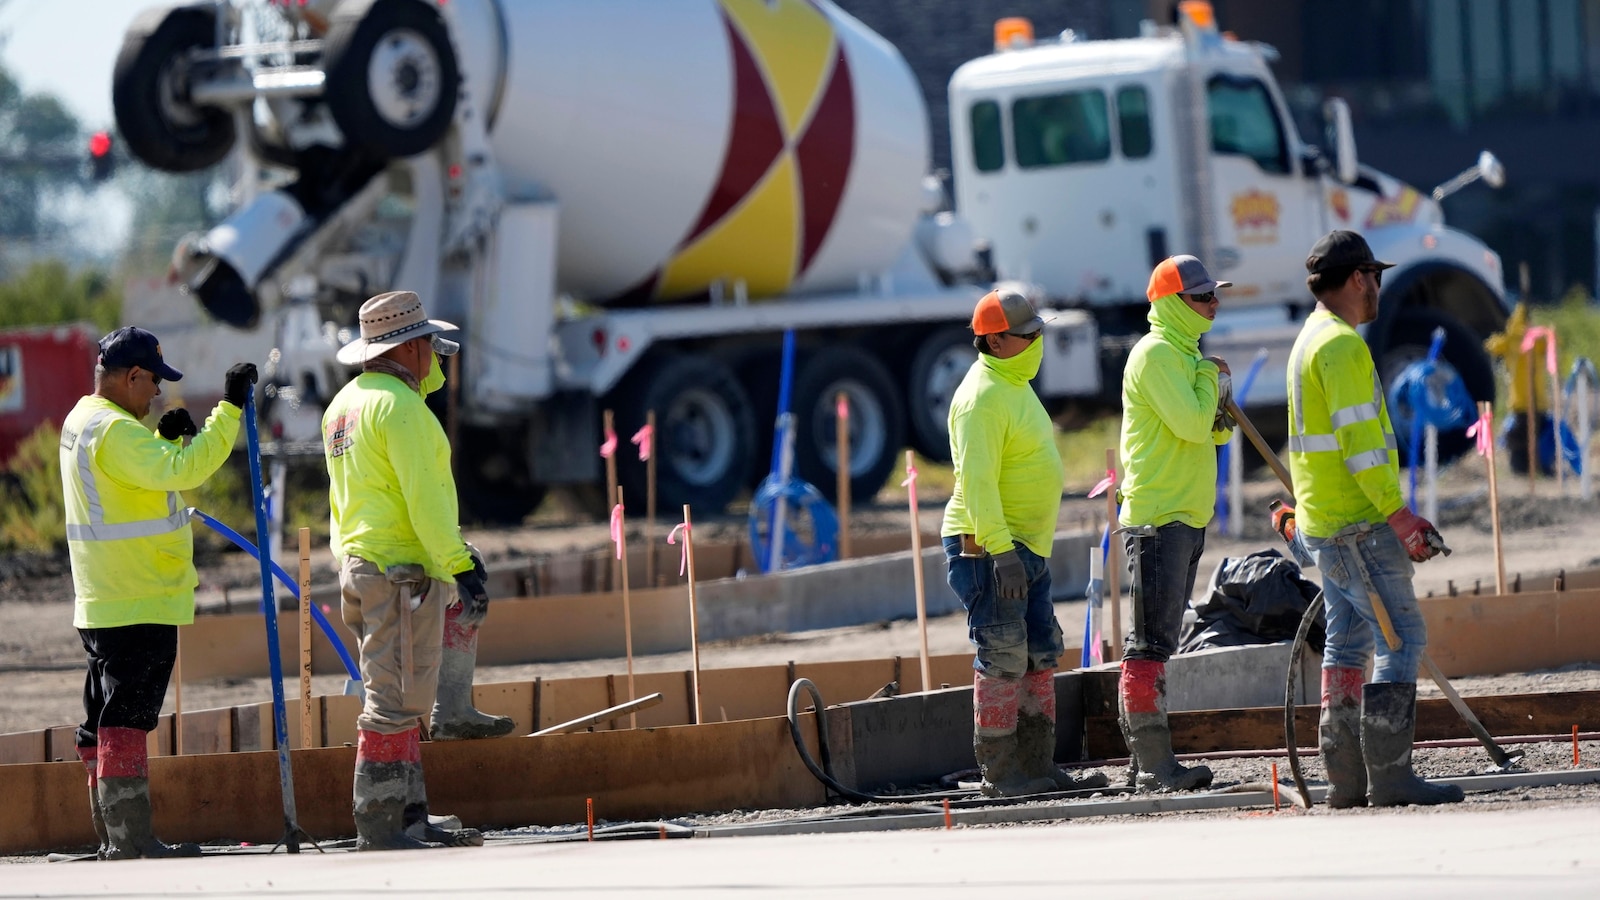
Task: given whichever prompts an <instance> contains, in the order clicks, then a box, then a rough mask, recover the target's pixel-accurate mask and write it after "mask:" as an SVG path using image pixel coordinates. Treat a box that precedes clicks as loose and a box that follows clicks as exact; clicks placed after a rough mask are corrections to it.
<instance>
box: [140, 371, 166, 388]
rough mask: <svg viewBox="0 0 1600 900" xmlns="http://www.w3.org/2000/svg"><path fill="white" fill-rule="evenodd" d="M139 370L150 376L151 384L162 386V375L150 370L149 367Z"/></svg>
mask: <svg viewBox="0 0 1600 900" xmlns="http://www.w3.org/2000/svg"><path fill="white" fill-rule="evenodd" d="M139 371H141V372H143V373H145V374H146V375H149V376H150V383H151V384H153V385H155V386H157V387H160V386H161V376H160V375H157V374H156V373H154V372H152V371H150V370H149V369H140V370H139Z"/></svg>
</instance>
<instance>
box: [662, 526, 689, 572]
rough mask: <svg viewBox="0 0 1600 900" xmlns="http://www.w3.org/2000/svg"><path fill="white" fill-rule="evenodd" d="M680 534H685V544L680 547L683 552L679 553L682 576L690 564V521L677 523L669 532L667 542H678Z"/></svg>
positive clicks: (679, 570) (679, 568) (679, 569)
mask: <svg viewBox="0 0 1600 900" xmlns="http://www.w3.org/2000/svg"><path fill="white" fill-rule="evenodd" d="M679 534H682V535H683V546H682V547H680V548H679V549H680V550H681V551H682V552H681V553H679V554H678V577H679V578H682V577H683V573H684V572H686V571H688V565H689V523H688V522H679V523H678V524H677V525H675V526H674V527H673V529H672V530H671V531H669V532H667V543H669V544H676V543H677V542H678V535H679Z"/></svg>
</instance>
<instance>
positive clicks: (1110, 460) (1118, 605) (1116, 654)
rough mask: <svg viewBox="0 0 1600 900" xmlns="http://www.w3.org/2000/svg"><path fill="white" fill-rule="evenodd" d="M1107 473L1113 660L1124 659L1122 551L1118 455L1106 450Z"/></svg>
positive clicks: (1108, 553) (1115, 452)
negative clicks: (1118, 534)
mask: <svg viewBox="0 0 1600 900" xmlns="http://www.w3.org/2000/svg"><path fill="white" fill-rule="evenodd" d="M1106 472H1107V473H1109V474H1110V475H1111V479H1112V480H1111V487H1109V488H1107V489H1106V532H1107V535H1108V537H1109V540H1108V541H1107V542H1106V545H1107V546H1106V599H1107V601H1108V602H1107V603H1106V606H1107V608H1109V609H1110V610H1111V640H1110V644H1111V653H1110V655H1109V657H1108V658H1109V659H1113V660H1120V659H1122V547H1121V542H1120V541H1118V540H1117V536H1116V535H1115V534H1111V532H1114V531H1116V530H1117V483H1118V481H1120V479H1119V478H1117V451H1115V450H1110V449H1108V450H1106Z"/></svg>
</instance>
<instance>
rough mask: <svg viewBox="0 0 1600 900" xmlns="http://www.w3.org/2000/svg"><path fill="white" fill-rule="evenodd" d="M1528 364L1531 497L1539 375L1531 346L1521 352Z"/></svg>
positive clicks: (1536, 459)
mask: <svg viewBox="0 0 1600 900" xmlns="http://www.w3.org/2000/svg"><path fill="white" fill-rule="evenodd" d="M1522 361H1523V362H1525V363H1527V365H1528V418H1527V422H1526V424H1527V426H1528V496H1529V497H1532V496H1533V492H1534V485H1535V479H1536V478H1538V477H1539V415H1538V412H1539V404H1538V402H1537V401H1536V400H1535V397H1536V396H1537V394H1538V390H1539V376H1538V375H1537V374H1536V372H1535V370H1534V366H1533V348H1532V347H1529V348H1528V352H1527V353H1524V354H1522Z"/></svg>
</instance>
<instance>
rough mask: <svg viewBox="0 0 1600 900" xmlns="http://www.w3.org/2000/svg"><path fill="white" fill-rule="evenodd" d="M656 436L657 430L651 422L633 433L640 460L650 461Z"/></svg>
mask: <svg viewBox="0 0 1600 900" xmlns="http://www.w3.org/2000/svg"><path fill="white" fill-rule="evenodd" d="M655 438H656V430H655V429H654V428H651V427H650V425H649V423H646V424H645V425H644V426H643V427H641V428H640V429H639V430H638V431H636V432H634V433H633V437H632V439H631V440H632V441H633V444H634V446H636V447H638V448H639V462H648V461H649V459H650V450H651V448H652V446H653V445H654V443H655ZM602 452H604V451H602Z"/></svg>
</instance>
